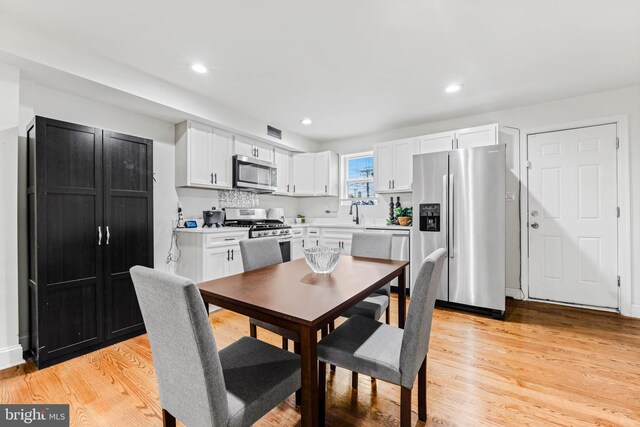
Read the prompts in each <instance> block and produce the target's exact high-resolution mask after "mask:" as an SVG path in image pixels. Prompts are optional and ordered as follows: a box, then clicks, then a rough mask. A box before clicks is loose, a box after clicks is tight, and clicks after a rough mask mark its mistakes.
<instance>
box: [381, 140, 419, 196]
mask: <svg viewBox="0 0 640 427" xmlns="http://www.w3.org/2000/svg"><path fill="white" fill-rule="evenodd" d="M418 148H419V140H418V138H406V139H400V140H397V141H390V142H383V143H380V144H376V145H374V149H373V155H374V170H375V173H374V176H375V184H376V191H377V192H378V193H392V192H406V191H411V186H412V181H413V155H414V154H417V153H418Z"/></svg>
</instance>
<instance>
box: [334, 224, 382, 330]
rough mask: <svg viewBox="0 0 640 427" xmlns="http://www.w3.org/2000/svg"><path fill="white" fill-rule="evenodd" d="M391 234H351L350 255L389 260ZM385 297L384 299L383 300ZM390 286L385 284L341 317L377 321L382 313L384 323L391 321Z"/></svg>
mask: <svg viewBox="0 0 640 427" xmlns="http://www.w3.org/2000/svg"><path fill="white" fill-rule="evenodd" d="M391 239H392V236H391V234H383V233H353V237H352V240H351V255H352V256H361V257H367V258H382V259H391V242H392V240H391ZM385 297H386V298H385ZM390 297H391V284H390V283H387V284H385V285H384V286H382V287H381V288H380V289H376V290H375V291H374V292H373V293H372V294H371V295H369V296H368V297H367V298H365V299H364V300H363V301H361V302H359V303H358V304H356V305H355V306H353V307H351V308H349V309H348V310H347V311H345V312H344V313H342V316H343V317H351V316H354V315H359V316H364V317H369V318H372V319H374V320H378V319H379V318H380V316H381V315H382V312H383V311H384V312H385V313H386V314H385V317H386V319H385V320H386V322H387V324H389V322H390V321H391V316H390V311H389V310H390V309H389V302H390Z"/></svg>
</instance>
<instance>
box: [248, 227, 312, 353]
mask: <svg viewBox="0 0 640 427" xmlns="http://www.w3.org/2000/svg"><path fill="white" fill-rule="evenodd" d="M240 253H241V254H242V266H243V267H244V271H251V270H257V269H258V268H263V267H268V266H270V265H274V264H279V263H281V262H282V253H281V252H280V244H279V242H278V238H277V237H267V238H264V237H263V238H260V239H246V240H240ZM256 326H259V327H261V328H263V329H266V330H268V331H271V332H273V333H275V334H278V335H280V336H281V337H282V348H283V349H285V350H287V349H288V347H289V340H291V341H293V343H294V347H295V349H296V350H297V351H296V353H298V354H300V351H299V349H298V348H297V347H298V343H299V341H300V338H299V337H298V333H297V332H295V331H290V330H288V329H285V328H281V327H279V326H275V325H272V324H270V323H266V322H263V321H261V320H258V319H252V318H250V319H249V335H250V336H252V337H253V338H257V336H258V331H257V328H256Z"/></svg>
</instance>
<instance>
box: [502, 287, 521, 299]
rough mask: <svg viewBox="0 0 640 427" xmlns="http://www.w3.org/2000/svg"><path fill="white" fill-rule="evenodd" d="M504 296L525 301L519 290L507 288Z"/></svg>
mask: <svg viewBox="0 0 640 427" xmlns="http://www.w3.org/2000/svg"><path fill="white" fill-rule="evenodd" d="M506 295H507V297H509V298H513V299H525V298H524V294H523V293H522V291H521V290H520V289H514V288H507V292H506Z"/></svg>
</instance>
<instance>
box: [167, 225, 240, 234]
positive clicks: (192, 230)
mask: <svg viewBox="0 0 640 427" xmlns="http://www.w3.org/2000/svg"><path fill="white" fill-rule="evenodd" d="M176 231H177V232H178V233H204V234H209V233H245V234H247V235H248V234H249V230H248V229H243V228H239V227H220V228H215V227H213V228H209V227H206V228H203V227H197V228H177V229H176Z"/></svg>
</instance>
